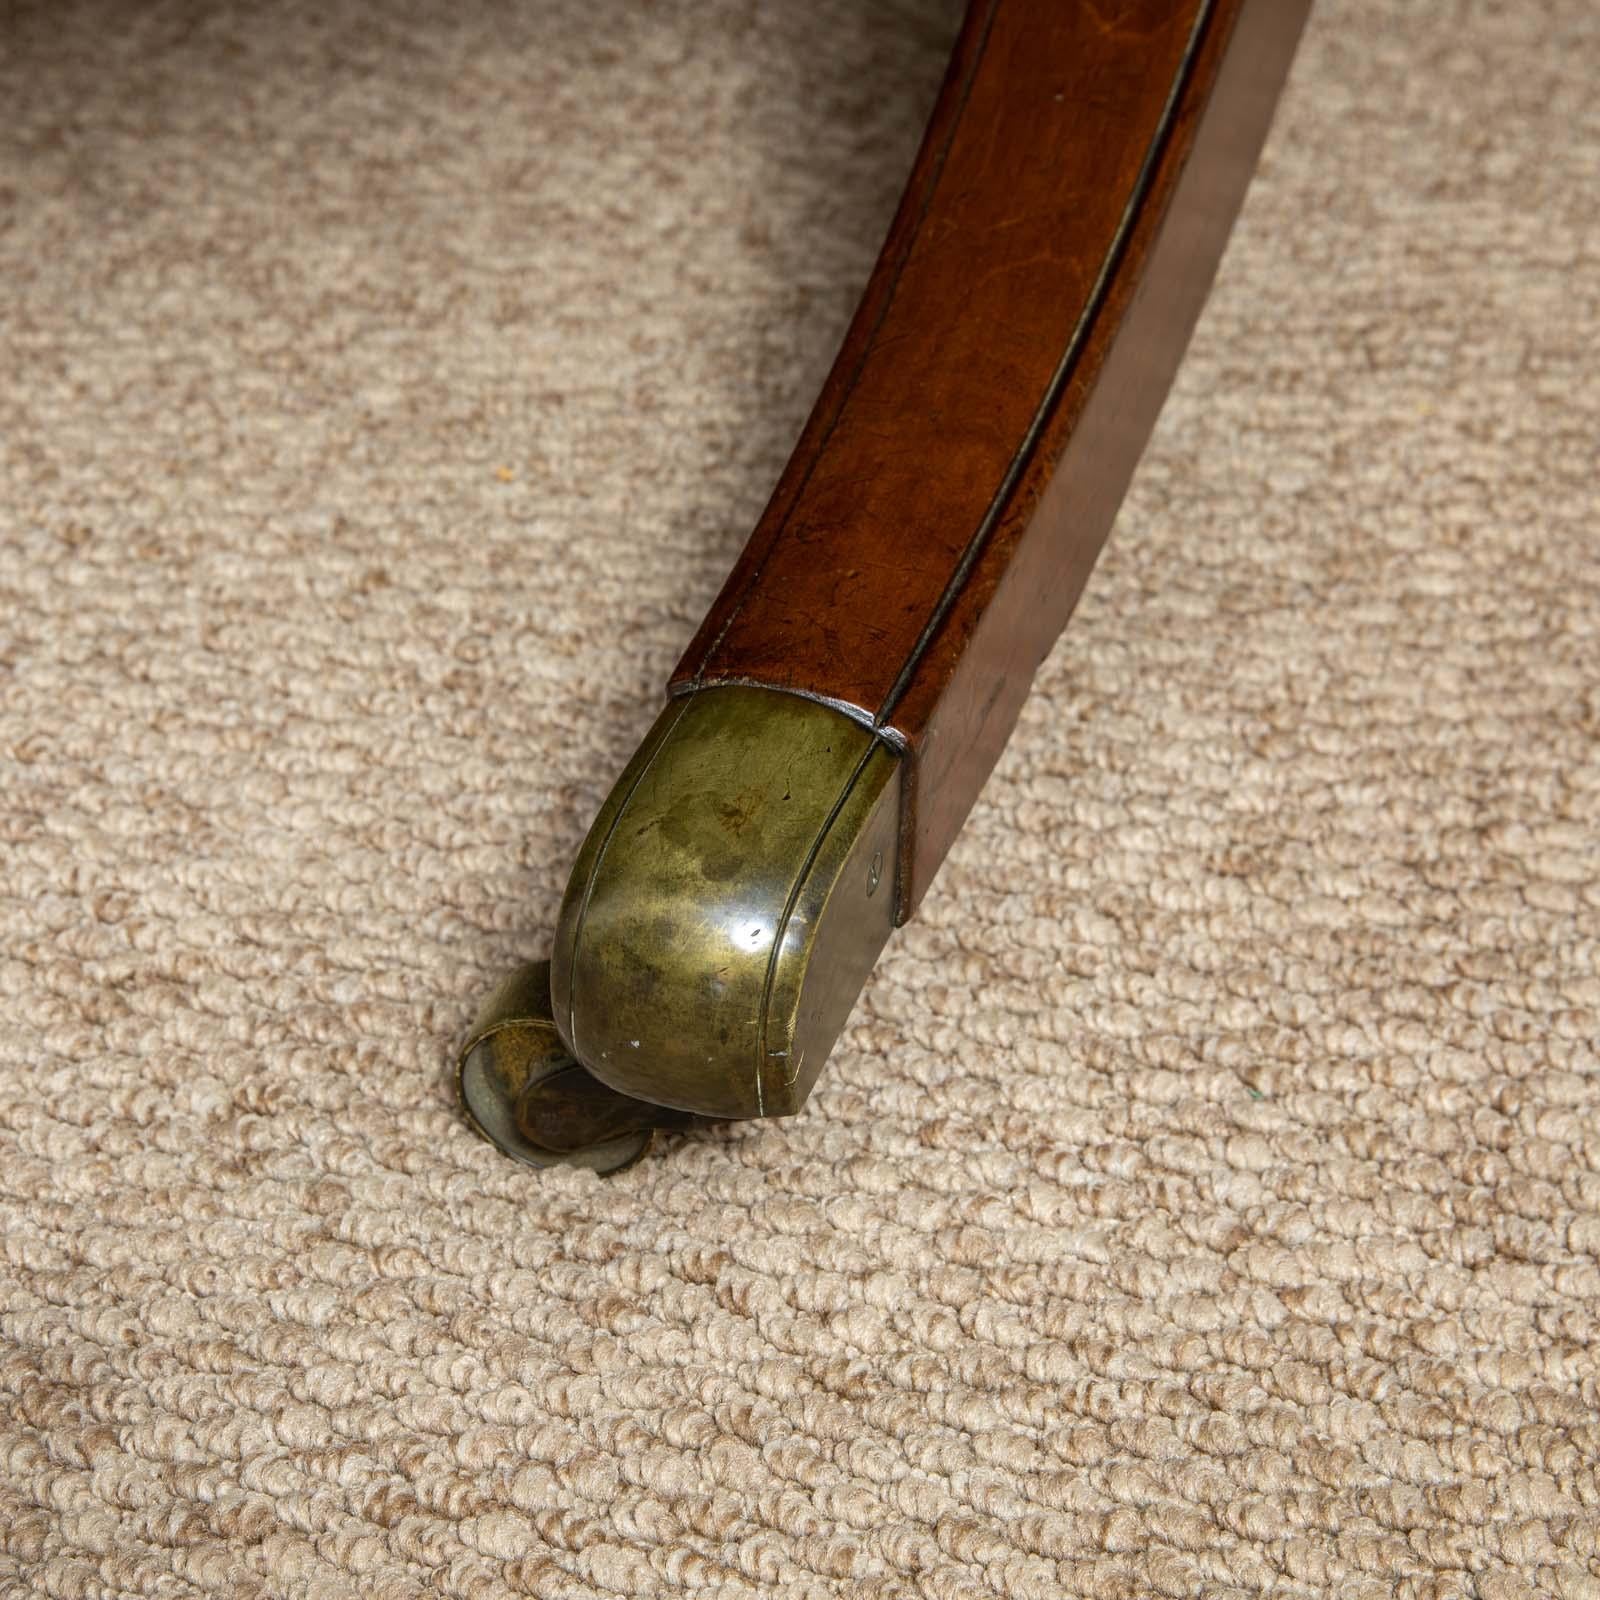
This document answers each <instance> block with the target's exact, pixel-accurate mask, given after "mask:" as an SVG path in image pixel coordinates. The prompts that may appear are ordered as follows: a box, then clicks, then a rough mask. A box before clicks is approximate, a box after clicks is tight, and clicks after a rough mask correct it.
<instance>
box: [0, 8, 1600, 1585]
mask: <svg viewBox="0 0 1600 1600" xmlns="http://www.w3.org/2000/svg"><path fill="white" fill-rule="evenodd" d="M1597 17H1600V14H1597V12H1596V10H1595V8H1594V6H1593V5H1592V4H1591V3H1590V0H1521V3H1518V4H1505V5H1481V6H1465V5H1460V4H1456V3H1453V0H1451V3H1447V0H1429V3H1416V4H1407V5H1405V6H1396V5H1392V4H1386V3H1383V0H1324V4H1323V5H1321V6H1320V8H1319V10H1318V12H1317V15H1316V17H1315V19H1314V21H1313V24H1312V27H1311V30H1310V33H1309V35H1308V37H1307V39H1306V42H1305V46H1304V49H1303V52H1302V55H1301V58H1300V60H1299V62H1298V64H1297V66H1296V69H1295V72H1294V76H1293V79H1292V82H1291V85H1290V88H1289V91H1288V94H1287V97H1286V99H1285V101H1284V104H1283V107H1282V111H1281V114H1280V117H1279V120H1278V123H1277V126H1276V129H1275V131H1274V134H1273V138H1272V141H1271V144H1270V148H1269V150H1268V152H1267V157H1266V160H1265V163H1264V166H1263V168H1262V172H1261V175H1260V179H1259V181H1258V183H1257V184H1256V186H1255V188H1254V190H1253V192H1252V194H1251V196H1250V199H1249V202H1248V205H1247V207H1246V211H1245V215H1244V218H1243V220H1242V223H1241V225H1240V228H1239V231H1238V233H1237V235H1236V237H1235V240H1234V243H1233V245H1232V247H1231V249H1230V252H1229V255H1228V257H1227V260H1226V262H1225V264H1224V267H1223V271H1222V275H1221V278H1220V280H1219V283H1218V286H1217V289H1216V292H1215V294H1214V296H1213V299H1212V302H1211V305H1210V307H1209V309H1208V311H1207V314H1206V317H1205V320H1204V322H1203V325H1202V327H1201V329H1200V331H1199V333H1198V335H1197V337H1196V340H1195V343H1194V346H1193V349H1192V354H1191V356H1190V359H1189V361H1188V363H1187V365H1186V366H1185V368H1184V371H1183V375H1182V377H1181V379H1180V381H1179V383H1178V386H1177V389H1176V391H1175V392H1174V394H1173V396H1172V399H1171V402H1170V404H1169V406H1168V408H1167V411H1166V413H1165V416H1164V419H1163V421H1162V424H1161V427H1160V430H1159V433H1158V435H1157V437H1156V439H1155V441H1154V443H1153V445H1152V447H1151V450H1150V453H1149V456H1148V458H1147V460H1146V461H1145V463H1144V465H1143V467H1142V469H1141V472H1140V475H1139V477H1138V480H1137V483H1136V484H1135V486H1134V489H1133V491H1132V494H1131V495H1130V497H1129V500H1128V502H1127V505H1126V508H1125V510H1124V512H1123V515H1122V518H1121V521H1120V524H1119V527H1118V530H1117V533H1116V535H1115V537H1114V539H1113V543H1112V546H1111V548H1110V551H1109V553H1108V555H1107V556H1106V558H1105V561H1104V562H1103V564H1102V566H1101V568H1100V570H1099V572H1098V573H1097V575H1096V577H1095V579H1094V582H1093V584H1092V586H1091V588H1090V591H1089V594H1088V596H1087V598H1086V599H1085V601H1084V603H1083V605H1082V608H1081V610H1080V613H1079V615H1078V617H1077V619H1076V621H1075V623H1074V625H1073V627H1072V628H1071V629H1070V630H1069V632H1068V634H1067V636H1066V638H1065V639H1064V641H1063V643H1062V644H1061V646H1060V648H1059V649H1058V650H1057V651H1056V652H1055V654H1054V655H1053V656H1052V658H1051V659H1050V661H1049V662H1048V664H1047V665H1046V667H1045V668H1044V670H1043V672H1042V674H1041V676H1040V679H1039V683H1038V687H1037V691H1036V693H1035V695H1034V697H1033V698H1032V700H1031V701H1030V702H1029V704H1028V707H1027V710H1026V713H1025V715H1024V717H1023V721H1022V726H1021V727H1020V729H1019V730H1018V734H1017V737H1016V739H1015V741H1014V743H1013V745H1012V746H1011V748H1010V749H1009V751H1008V752H1007V754H1006V756H1005V759H1004V761H1003V763H1002V766H1001V768H1000V770H999V771H998V772H997V773H996V776H995V779H994V781H993V783H992V785H991V787H990V788H989V790H988V791H987V793H986V796H985V798H984V800H983V802H982V804H981V805H980V807H979V809H978V811H977V812H976V814H975V815H974V816H973V818H972V821H971V823H970V825H969V827H968V829H967V832H966V834H965V835H964V837H963V839H962V841H961V843H960V846H959V847H958V849H957V851H956V853H955V855H954V856H953V857H952V859H951V860H950V862H949V864H948V865H947V867H946V868H945V871H944V873H943V875H942V877H941V879H940V880H939V882H938V884H937V886H936V888H935V890H934V892H933V894H932V895H931V897H930V898H929V900H928V902H927V905H926V910H925V914H924V915H923V916H922V917H921V919H920V920H919V921H918V922H917V923H916V925H914V926H912V927H910V928H908V929H907V930H905V931H904V932H903V933H902V934H901V935H899V936H897V938H896V940H895V942H894V944H893V945H892V947H891V949H890V951H889V952H888V954H887V956H886V958H885V959H884V961H883V964H882V966H881V968H880V970H879V972H878V973H877V974H876V976H875V977H874V979H873V981H872V983H871V985H870V987H869V988H868V990H867V992H866V995H865V996H864V998H863V1000H862V1003H861V1006H860V1008H859V1010H858V1012H857V1014H856V1018H855V1021H854V1023H853V1025H852V1027H851V1029H850V1030H849V1032H848V1034H847V1035H846V1037H845V1039H844V1041H843V1043H842V1045H841V1047H840V1049H839V1051H838V1053H837V1056H836V1058H835V1060H834V1061H833V1063H832V1064H831V1066H830V1068H829V1069H828V1072H827V1073H826V1075H825V1078H824V1080H823V1083H822V1085H821V1087H820V1089H819V1092H818V1093H817V1095H816V1096H815V1098H814V1100H813V1102H812V1103H811V1105H810V1106H809V1107H808V1109H807V1111H806V1112H805V1114H804V1115H802V1116H800V1117H799V1118H797V1119H794V1120H791V1121H787V1122H782V1123H773V1124H770V1125H764V1126H755V1125H750V1126H740V1127H731V1128H727V1129H724V1130H720V1131H716V1132H711V1133H705V1134H700V1135H696V1136H694V1137H685V1138H676V1139H672V1140H668V1141H667V1142H666V1143H665V1146H664V1148H663V1149H662V1150H661V1151H660V1153H659V1154H658V1155H657V1156H656V1157H655V1158H653V1159H651V1160H650V1161H648V1162H647V1163H646V1164H644V1165H642V1166H640V1167H638V1168H637V1169H635V1170H633V1171H631V1172H629V1173H627V1174H626V1175H624V1176H622V1177H620V1178H618V1179H616V1180H615V1181H612V1182H610V1183H602V1182H599V1181H596V1180H594V1179H592V1178H591V1177H589V1176H587V1175H584V1174H578V1173H570V1172H553V1173H548V1174H545V1175H542V1176H541V1175H536V1174H530V1173H528V1172H525V1171H522V1170H520V1169H517V1168H515V1167H513V1166H511V1165H509V1164H507V1163H505V1162H504V1161H502V1160H501V1159H500V1158H499V1157H497V1156H496V1155H495V1154H494V1153H493V1152H492V1151H491V1150H490V1149H488V1148H487V1147H486V1146H484V1145H483V1144H481V1143H479V1142H477V1141H476V1140H474V1139H473V1138H472V1137H471V1136H470V1134H469V1133H468V1132H467V1130H466V1129H465V1127H464V1126H463V1124H462V1122H461V1119H460V1118H459V1117H458V1115H457V1114H456V1111H455V1109H454V1106H453V1104H452V1095H451V1087H450V1081H449V1076H450V1075H449V1063H450V1054H451V1048H452V1045H453V1043H454V1042H455V1041H456V1040H458V1039H459V1038H460V1036H461V1034H462V1033H463V1030H464V1029H465V1027H466V1025H467V1022H468V1020H469V1018H470V1016H471V1014H472V1011H473V1009H474V1007H475V1005H476V1002H477V1000H478V998H479V997H480V996H481V995H482V994H483V993H484V991H485V990H486V988H487V987H488V986H489V985H490V984H491V983H492V982H494V981H495V980H496V979H497V978H498V976H499V975H500V974H501V973H502V972H503V971H504V970H505V969H506V968H507V967H508V966H509V965H510V964H511V963H512V962H513V961H515V960H516V959H518V958H520V957H523V956H526V955H531V954H537V953H539V952H540V951H541V949H542V948H543V945H544V942H545V940H546V939H547V938H548V934H549V930H550V927H551V925H552V921H553V917H554V912H555V907H556V904H557V899H558V896H559V893H560V890H561V887H562V882H563V878H564V874H565V871H566V868H567V864H568V863H569V861H570V860H571V857H572V855H573V852H574V850H575V848H576V845H577V843H578V841H579V839H580V838H581V836H582V833H583V831H584V829H585V828H586V826H587V824H588V821H589V818H590V817H591V815H592V814H593V811H594V809H595V807H596V806H597V804H598V802H599V800H600V798H601V796H602V795H603V793H604V791H605V789H606V788H607V787H608V786H609V784H610V781H611V779H612V778H613V776H614V775H615V773H616V772H617V771H618V769H619V768H620V766H621V764H622V762H623V761H624V760H625V759H626V757H627V755H628V754H629V753H630V751H631V749H632V747H633V745H634V743H635V742H636V741H637V739H638V737H639V735H640V734H641V733H642V731H643V729H644V728H645V727H646V726H647V725H648V723H649V721H650V719H651V717H652V716H653V714H654V711H655V707H656V704H657V696H658V694H659V685H660V684H661V683H662V681H663V680H664V678H665V676H666V673H667V671H668V670H669V668H670V666H671V664H672V662H673V661H674V659H675V657H676V655H677V653H678V651H679V650H680V648H681V647H682V645H683V643H684V641H685V640H686V639H687V638H688V636H689V634H690V632H691V630H692V627H693V625H694V623H695V621H696V620H697V619H698V617H699V616H700V614H701V613H702V611H703V609H704V607H705V606H706V604H707V603H708V602H709V600H710V598H711V596H712V594H713V593H714V592H715V589H716V587H717V585H718V583H719V582H720V580H721V577H722V575H723V573H724V572H725V571H726V569H727V567H728V565H729V563H730V561H731V559H732V557H733V555H734V553H735V551H736V550H737V548H738V546H739V544H740V543H741V542H742V540H743V538H744V536H745V534H746V532H747V531H748V529H749V528H750V526H751V525H752V524H753V522H754V520H755V517H756V515H757V513H758V511H759V509H760V506H761V503H762V501H763V498H764V496H765V494H766V492H767V490H768V489H769V487H770V485H771V483H772V481H773V479H774V477H775V476H776V473H777V471H778V469H779V467H780V466H781V464H782V461H783V458H784V456H785V454H786V452H787V449H788V447H789V445H790V443H791V442H792V440H793V438H794V436H795V433H796V431H797V428H798V426H799V423H800V422H801V420H802V418H803V416H804V414H805V411H806V409H807V407H808V406H809V403H810V401H811V398H812V396H813V394H814V393H815V390H816V386H817V384H818V383H819V381H820V379H821V377H822V374H823V372H824V370H825V368H826V365H827V362H828V360H829V358H830V356H831V352H832V349H833V347H834V345H835V342H836V341H837V339H838V337H839V334H840V332H841V331H842V328H843V325H844V321H845V319H846V318H847V316H848V314H849V311H850V308H851V305H852V303H853V299H854V296H855V295H856V293H857V292H858V291H859V288H860V285H861V283H862V282H863V281H864V279H865V275H866V272H867V270H868V268H869V266H870V263H871V259H872V256H873V253H874V251H875V250H876V247H877V243H878V240H879V238H880V237H881V232H882V229H883V227H884V225H885V223H886V221H887V217H888V214H889V210H890V207H891V206H892V203H893V199H894V196H895V193H896V191H897V189H898V187H899V184H900V182H901V181H902V179H903V176H904V173H905V171H906V170H907V167H908V164H909V161H910V158H911V155H912V152H913V149H914V146H915V141H916V137H917V134H918V131H919V128H920V123H921V120H922V118H923V117H924V116H925V114H926V111H927V108H928V106H929V104H930V103H931V99H932V95H933V92H934V90H935V87H936V84H937V79H938V74H939V71H940V68H941V62H942V56H943V53H944V51H945V50H946V48H947V46H948V42H949V39H950V37H951V33H952V29H953V25H954V20H955V19H954V15H953V11H952V8H951V6H949V5H948V4H945V5H934V6H932V7H931V8H930V7H928V6H917V5H912V4H910V3H904V0H902V3H896V4H877V3H868V0H824V3H821V4H817V5H805V6H801V5H795V6H778V5H771V6H769V5H766V4H761V5H758V4H756V3H755V0H695V3H693V4H691V3H690V0H658V3H656V4H647V3H645V0H629V3H623V0H583V3H577V0H544V3H540V4H535V5H514V4H511V3H509V0H488V3H485V4H481V5H480V4H473V5H463V6H452V5H434V4H425V3H423V0H393V3H389V0H331V3H317V4H312V3H311V0H290V3H288V4H282V5H275V6H261V7H256V6H248V5H245V4H243V3H242V0H169V3H162V4H157V5H148V6H143V7H130V6H122V5H117V4H114V3H112V0H67V3H60V4H48V5H46V4H40V3H33V0H23V3H21V4H20V5H16V4H14V5H13V6H12V7H11V8H10V10H9V11H8V12H7V13H6V19H5V21H4V22H3V23H0V29H3V33H0V41H3V42H0V105H4V107H5V117H4V122H3V126H0V763H3V766H0V775H3V804H0V1003H3V1008H4V1010H3V1014H4V1024H5V1025H4V1027H3V1029H0V1229H3V1245H0V1251H3V1255H0V1593H3V1594H4V1595H5V1596H7V1597H19V1596H28V1597H33V1596H54V1597H61V1600H68V1597H70V1600H88V1597H99V1596H108V1595H140V1596H150V1597H168V1596H173V1597H176V1596H207V1597H211V1596H219V1595H220V1596H241V1597H267V1596H274V1597H276V1596H282V1597H295V1600H320V1597H332V1596H344V1595H362V1596H381V1597H395V1600H401V1597H405V1600H420V1597H424V1596H434V1595H441V1596H460V1597H474V1600H491V1597H498V1596H510V1595H523V1594H527V1595H536V1596H541V1597H549V1600H557V1597H561V1600H565V1597H580V1596H597V1595H608V1596H609V1595H640V1596H652V1595H668V1594H680V1593H685V1594H697V1595H698V1594H704V1595H718V1596H729V1597H732V1596H741V1595H756V1594H778V1595H785V1596H794V1597H797V1600H798V1597H809V1596H846V1595H848V1596H863V1597H872V1600H891V1597H894V1600H902V1597H904V1600H911V1597H919V1600H921V1597H926V1600H958V1597H959V1600H967V1597H971V1600H977V1597H979V1596H992V1595H1000V1596H1018V1597H1029V1600H1055V1597H1062V1596H1085V1597H1094V1600H1113V1597H1124V1596H1139V1595H1146V1594H1161V1595H1175V1596H1176V1595H1207V1596H1224V1595H1238V1596H1244V1595H1256V1594H1272V1595H1282V1596H1292V1595H1337V1596H1339V1597H1340V1600H1357V1597H1363V1596H1379V1595H1392V1594H1393V1595H1406V1596H1413V1597H1418V1600H1421V1597H1428V1600H1445V1597H1447V1596H1461V1597H1466V1596H1476V1597H1483V1600H1512V1597H1516V1596H1525V1595H1532V1594H1541V1595H1556V1596H1561V1597H1563V1600H1584V1597H1589V1600H1592V1597H1594V1596H1596V1595H1597V1594H1600V1476H1597V1465H1600V1420H1597V1419H1600V1263H1597V1256H1600V1060H1597V1055H1596V1044H1595V1041H1596V1037H1597V1035H1600V737H1597V736H1600V686H1597V679H1600V623H1597V619H1600V543H1597V517H1600V499H1597V490H1596V440H1597V437H1600V360H1597V359H1596V352H1597V349H1600V192H1597V190H1596V186H1595V175H1596V172H1597V171H1600V121H1597V111H1596V106H1597V99H1596V96H1595V93H1594V82H1595V73H1596V70H1597V66H1600V20H1597Z"/></svg>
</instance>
